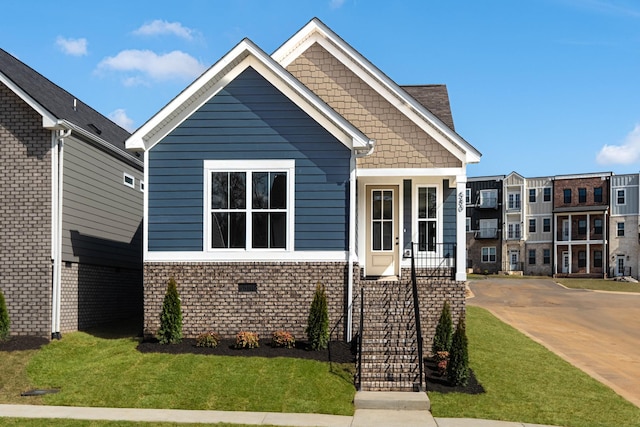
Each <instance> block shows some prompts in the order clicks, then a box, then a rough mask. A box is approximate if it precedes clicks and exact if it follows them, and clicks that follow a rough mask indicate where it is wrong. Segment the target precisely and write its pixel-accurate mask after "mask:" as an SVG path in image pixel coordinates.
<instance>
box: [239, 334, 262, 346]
mask: <svg viewBox="0 0 640 427" xmlns="http://www.w3.org/2000/svg"><path fill="white" fill-rule="evenodd" d="M258 347H260V343H259V337H258V334H257V333H255V332H247V331H240V332H238V333H237V334H236V348H258Z"/></svg>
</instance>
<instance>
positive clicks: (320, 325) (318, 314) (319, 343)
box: [306, 283, 329, 350]
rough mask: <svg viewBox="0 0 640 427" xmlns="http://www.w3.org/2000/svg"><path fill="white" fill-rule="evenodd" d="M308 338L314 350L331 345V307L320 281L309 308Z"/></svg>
mask: <svg viewBox="0 0 640 427" xmlns="http://www.w3.org/2000/svg"><path fill="white" fill-rule="evenodd" d="M306 333H307V338H308V339H309V344H310V345H311V349H312V350H324V349H326V348H327V347H328V345H329V308H328V305H327V294H326V291H325V288H324V286H323V285H321V284H320V283H318V285H317V286H316V292H315V295H314V296H313V301H312V302H311V307H310V308H309V319H308V321H307V329H306Z"/></svg>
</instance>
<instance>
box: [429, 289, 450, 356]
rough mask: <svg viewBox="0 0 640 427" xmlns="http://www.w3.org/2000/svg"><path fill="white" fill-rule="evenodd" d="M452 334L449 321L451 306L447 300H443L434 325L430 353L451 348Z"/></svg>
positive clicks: (435, 353)
mask: <svg viewBox="0 0 640 427" xmlns="http://www.w3.org/2000/svg"><path fill="white" fill-rule="evenodd" d="M452 334H453V322H452V321H451V308H450V307H449V301H445V302H444V305H443V306H442V311H441V312H440V318H439V319H438V325H437V326H436V334H435V335H434V337H433V345H432V346H431V353H432V354H433V355H437V354H438V352H441V351H447V352H448V351H450V350H451V339H452Z"/></svg>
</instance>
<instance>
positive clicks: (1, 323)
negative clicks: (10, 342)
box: [0, 290, 10, 341]
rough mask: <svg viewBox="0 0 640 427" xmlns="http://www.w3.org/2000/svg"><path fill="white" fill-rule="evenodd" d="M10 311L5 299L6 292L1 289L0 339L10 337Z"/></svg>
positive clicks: (3, 339)
mask: <svg viewBox="0 0 640 427" xmlns="http://www.w3.org/2000/svg"><path fill="white" fill-rule="evenodd" d="M9 324H10V322H9V311H8V310H7V304H6V303H5V301H4V294H3V293H2V290H0V341H5V340H7V339H9Z"/></svg>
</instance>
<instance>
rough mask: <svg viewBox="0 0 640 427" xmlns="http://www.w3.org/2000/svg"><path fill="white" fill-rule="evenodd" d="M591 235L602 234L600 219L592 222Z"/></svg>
mask: <svg viewBox="0 0 640 427" xmlns="http://www.w3.org/2000/svg"><path fill="white" fill-rule="evenodd" d="M593 234H602V220H601V219H600V218H596V219H594V220H593Z"/></svg>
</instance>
